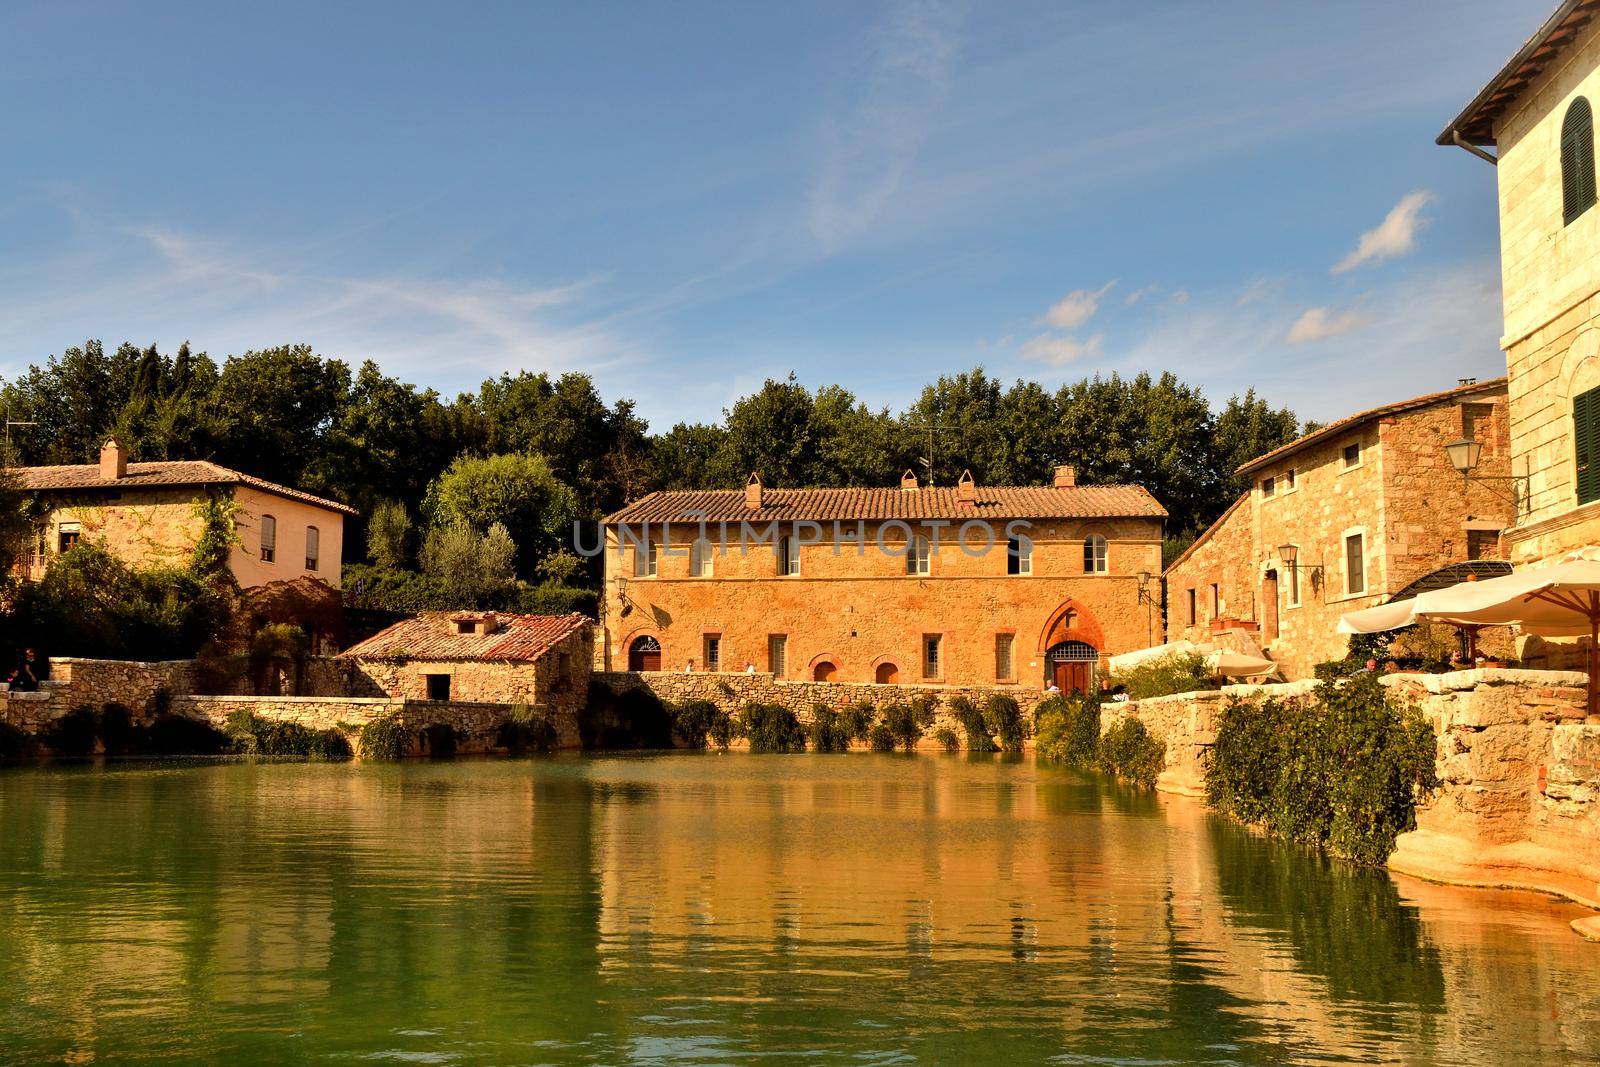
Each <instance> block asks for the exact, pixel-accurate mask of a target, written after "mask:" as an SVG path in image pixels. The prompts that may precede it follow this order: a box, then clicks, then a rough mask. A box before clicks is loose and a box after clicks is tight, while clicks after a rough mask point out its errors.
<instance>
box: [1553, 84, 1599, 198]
mask: <svg viewBox="0 0 1600 1067" xmlns="http://www.w3.org/2000/svg"><path fill="white" fill-rule="evenodd" d="M1594 204H1595V176H1594V112H1593V111H1592V110H1591V109H1590V107H1589V101H1588V100H1587V99H1585V98H1584V97H1581V96H1580V97H1578V98H1577V99H1575V100H1573V101H1572V103H1571V104H1569V105H1567V113H1566V115H1565V116H1564V117H1563V118H1562V120H1561V219H1562V225H1564V226H1569V225H1571V224H1572V223H1573V222H1574V221H1576V220H1577V219H1578V217H1579V216H1581V215H1582V214H1583V213H1584V212H1585V211H1588V210H1589V209H1590V208H1591V207H1594Z"/></svg>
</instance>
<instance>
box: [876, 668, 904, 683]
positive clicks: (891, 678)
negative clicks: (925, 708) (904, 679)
mask: <svg viewBox="0 0 1600 1067" xmlns="http://www.w3.org/2000/svg"><path fill="white" fill-rule="evenodd" d="M872 680H873V681H875V682H877V683H878V684H879V685H894V684H895V683H896V682H898V681H899V680H900V668H899V667H896V666H895V665H894V664H893V663H880V664H878V667H877V669H876V670H875V671H873V672H872Z"/></svg>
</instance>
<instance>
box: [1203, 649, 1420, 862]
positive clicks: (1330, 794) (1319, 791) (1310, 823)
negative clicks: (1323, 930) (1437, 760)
mask: <svg viewBox="0 0 1600 1067" xmlns="http://www.w3.org/2000/svg"><path fill="white" fill-rule="evenodd" d="M1436 747H1437V742H1436V740H1435V738H1434V734H1433V729H1432V727H1431V726H1429V725H1428V723H1427V721H1426V720H1425V719H1423V718H1422V716H1421V715H1420V714H1419V713H1418V712H1417V711H1416V710H1415V709H1412V708H1408V707H1404V706H1402V705H1401V704H1399V703H1398V702H1397V701H1396V700H1395V699H1394V698H1393V697H1392V696H1390V695H1389V694H1388V693H1387V692H1385V691H1384V688H1383V686H1382V685H1381V684H1380V683H1379V681H1378V679H1377V677H1376V676H1374V675H1366V674H1363V675H1356V676H1354V677H1351V678H1349V679H1347V680H1345V681H1343V682H1341V683H1332V682H1324V683H1323V684H1321V685H1319V686H1318V687H1317V689H1316V691H1315V692H1314V693H1313V695H1312V697H1311V700H1310V701H1309V702H1308V703H1304V704H1302V703H1287V702H1280V701H1270V700H1269V701H1262V702H1261V703H1259V704H1252V703H1245V702H1242V701H1234V702H1232V703H1230V704H1228V705H1227V706H1226V707H1224V708H1223V710H1222V712H1221V714H1220V715H1219V717H1218V723H1217V739H1216V743H1215V745H1214V746H1213V747H1212V752H1211V763H1210V766H1209V767H1208V768H1207V772H1206V798H1207V800H1208V801H1209V802H1210V803H1211V804H1212V805H1213V806H1214V807H1216V808H1217V809H1218V810H1219V811H1222V812H1225V813H1227V814H1230V815H1232V816H1234V817H1235V818H1238V819H1241V820H1243V821H1245V822H1251V823H1259V824H1261V825H1263V826H1264V827H1265V828H1266V829H1267V830H1268V831H1269V832H1271V833H1274V834H1277V835H1279V836H1282V837H1286V838H1289V839H1291V840H1295V841H1301V842H1305V843H1308V844H1314V845H1318V846H1321V847H1325V848H1327V849H1329V850H1330V851H1333V852H1335V853H1338V854H1340V855H1343V856H1346V857H1348V858H1350V859H1353V860H1355V861H1357V862H1359V863H1366V864H1374V865H1376V864H1380V863H1382V862H1384V860H1386V859H1387V858H1388V856H1389V853H1390V852H1391V851H1393V849H1394V841H1395V838H1396V837H1397V836H1399V834H1401V833H1402V832H1404V831H1406V830H1410V829H1412V828H1413V827H1415V825H1416V802H1417V800H1418V798H1419V797H1421V796H1425V795H1426V794H1427V793H1428V792H1430V791H1432V790H1433V789H1435V788H1437V787H1438V784H1439V782H1438V778H1437V777H1436V775H1435V771H1434V755H1435V750H1436Z"/></svg>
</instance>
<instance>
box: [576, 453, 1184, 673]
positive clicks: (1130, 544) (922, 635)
mask: <svg viewBox="0 0 1600 1067" xmlns="http://www.w3.org/2000/svg"><path fill="white" fill-rule="evenodd" d="M1165 517H1166V511H1165V509H1164V508H1162V506H1161V505H1160V503H1159V502H1157V501H1156V499H1155V498H1154V497H1152V496H1151V495H1150V493H1149V492H1148V491H1147V490H1145V489H1144V488H1143V487H1141V486H1136V485H1079V484H1078V481H1077V477H1076V473H1075V471H1074V470H1073V468H1072V467H1069V466H1061V467H1058V468H1056V470H1055V471H1054V475H1053V477H1052V478H1051V480H1050V482H1049V483H1047V484H1044V485H1031V486H988V485H979V484H977V483H976V481H975V480H974V479H973V477H972V475H971V474H970V473H967V474H963V475H962V476H961V478H960V479H959V480H958V481H957V483H956V484H955V485H948V486H926V485H921V484H919V482H918V479H917V477H916V475H915V474H913V473H912V472H911V471H907V472H905V474H904V476H903V477H902V478H901V481H900V484H899V485H898V486H895V487H888V488H823V489H788V488H782V489H775V488H769V487H766V486H764V485H763V484H762V482H761V479H760V477H759V476H758V475H756V474H751V475H750V477H749V479H748V481H747V484H746V485H745V487H744V489H743V490H742V491H741V490H738V489H733V490H705V491H702V490H672V491H665V492H657V493H651V494H649V495H648V496H645V497H643V498H641V499H639V500H636V501H634V502H633V503H631V504H629V505H628V506H627V507H625V508H623V509H621V510H619V511H617V512H615V513H614V514H611V515H609V516H607V517H606V518H605V519H604V520H603V523H602V528H603V533H604V552H605V574H606V582H605V598H604V604H603V608H602V615H601V619H602V628H603V633H602V637H601V647H600V649H599V650H598V657H597V659H598V665H599V666H601V667H602V668H603V669H605V670H609V671H621V670H627V671H673V672H684V671H688V672H701V671H709V672H713V673H718V672H720V673H745V672H761V673H763V674H770V675H772V676H774V677H776V678H779V679H785V680H801V681H807V682H865V683H870V684H879V685H938V686H961V685H985V686H991V685H992V686H999V687H1008V686H1009V687H1015V688H1017V689H1019V690H1033V691H1038V690H1042V689H1043V688H1045V687H1046V686H1047V685H1050V684H1055V685H1056V686H1057V687H1058V688H1060V689H1062V690H1092V689H1093V688H1094V687H1095V684H1096V681H1097V678H1096V675H1097V672H1098V670H1099V668H1100V667H1101V666H1102V665H1103V664H1104V661H1105V659H1106V657H1108V656H1111V655H1115V654H1116V653H1119V652H1126V651H1129V650H1132V649H1136V648H1143V647H1145V646H1146V645H1148V644H1151V643H1153V642H1152V638H1156V639H1159V630H1160V626H1161V618H1160V604H1159V600H1160V598H1159V595H1158V594H1159V583H1158V578H1159V572H1160V569H1161V533H1162V524H1163V522H1164V520H1165Z"/></svg>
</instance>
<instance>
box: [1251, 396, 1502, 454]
mask: <svg viewBox="0 0 1600 1067" xmlns="http://www.w3.org/2000/svg"><path fill="white" fill-rule="evenodd" d="M1505 388H1506V380H1505V379H1504V378H1490V379H1489V380H1488V381H1486V382H1474V383H1473V384H1471V385H1458V386H1456V387H1455V388H1454V389H1446V390H1444V391H1442V392H1438V393H1426V394H1424V395H1422V396H1414V397H1412V398H1411V399H1410V400H1397V401H1395V402H1394V403H1392V404H1384V405H1382V406H1381V407H1375V408H1370V409H1368V410H1366V411H1360V412H1357V413H1356V414H1354V415H1351V416H1349V417H1347V418H1343V419H1340V420H1339V421H1337V422H1330V423H1328V425H1326V426H1324V427H1322V428H1321V429H1318V430H1313V431H1311V432H1310V433H1308V434H1306V435H1304V436H1303V437H1297V438H1295V439H1294V440H1293V441H1290V442H1289V443H1288V444H1286V445H1280V446H1279V447H1277V448H1274V449H1273V450H1272V451H1271V452H1268V453H1267V454H1266V455H1263V456H1257V457H1256V458H1255V459H1252V460H1251V461H1250V462H1248V463H1242V464H1240V465H1239V468H1238V470H1236V471H1234V473H1235V474H1250V473H1252V472H1254V471H1258V470H1261V469H1262V468H1263V467H1267V466H1270V465H1271V464H1273V463H1276V462H1277V461H1278V460H1280V459H1283V458H1285V457H1286V456H1289V455H1292V454H1293V453H1295V452H1298V451H1300V450H1301V449H1302V448H1307V447H1309V446H1311V445H1314V444H1316V443H1317V442H1319V441H1326V440H1327V439H1328V438H1330V437H1337V436H1338V435H1339V434H1341V433H1344V432H1346V431H1347V430H1352V429H1354V428H1355V427H1357V426H1359V425H1361V424H1362V423H1365V422H1371V421H1372V420H1373V419H1381V418H1383V417H1384V416H1385V415H1398V414H1400V413H1402V412H1405V411H1414V410H1416V409H1417V408H1425V407H1427V406H1428V405H1430V404H1439V403H1444V402H1447V401H1451V400H1455V399H1458V398H1460V397H1464V396H1472V395H1473V394H1475V393H1494V392H1504V391H1505Z"/></svg>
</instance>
